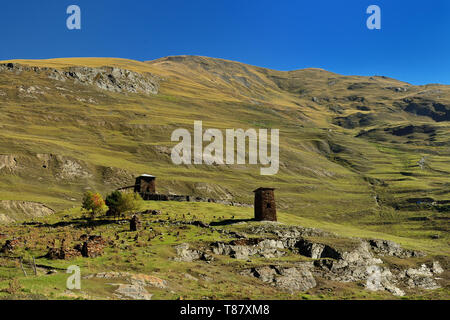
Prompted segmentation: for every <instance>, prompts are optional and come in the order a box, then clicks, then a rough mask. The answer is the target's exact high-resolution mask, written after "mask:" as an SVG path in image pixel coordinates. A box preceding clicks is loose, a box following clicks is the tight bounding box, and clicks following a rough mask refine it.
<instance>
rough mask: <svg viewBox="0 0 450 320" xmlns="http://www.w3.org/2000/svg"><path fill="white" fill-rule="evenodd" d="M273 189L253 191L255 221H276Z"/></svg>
mask: <svg viewBox="0 0 450 320" xmlns="http://www.w3.org/2000/svg"><path fill="white" fill-rule="evenodd" d="M274 190H275V189H274V188H258V189H256V190H255V191H253V192H254V193H255V205H254V207H255V220H257V221H277V208H276V204H275V194H274Z"/></svg>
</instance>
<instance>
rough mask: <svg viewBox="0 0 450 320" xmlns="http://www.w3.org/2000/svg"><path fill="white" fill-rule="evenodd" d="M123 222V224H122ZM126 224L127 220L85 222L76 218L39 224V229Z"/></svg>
mask: <svg viewBox="0 0 450 320" xmlns="http://www.w3.org/2000/svg"><path fill="white" fill-rule="evenodd" d="M122 221H124V222H122ZM124 223H128V220H113V219H99V220H93V221H90V220H86V219H83V218H77V219H73V220H70V221H60V222H56V223H53V224H51V223H42V224H39V225H38V227H39V228H60V227H73V228H77V229H84V228H89V227H94V228H95V227H101V226H106V225H110V224H124Z"/></svg>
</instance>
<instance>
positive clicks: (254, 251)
mask: <svg viewBox="0 0 450 320" xmlns="http://www.w3.org/2000/svg"><path fill="white" fill-rule="evenodd" d="M212 247H213V252H214V253H215V254H220V255H229V256H231V257H233V258H236V259H243V260H245V259H248V258H249V257H251V256H260V257H264V258H274V257H281V256H282V255H284V252H283V251H281V250H282V249H284V245H283V242H282V241H281V240H273V239H241V240H234V241H232V242H230V243H223V242H216V243H213V244H212Z"/></svg>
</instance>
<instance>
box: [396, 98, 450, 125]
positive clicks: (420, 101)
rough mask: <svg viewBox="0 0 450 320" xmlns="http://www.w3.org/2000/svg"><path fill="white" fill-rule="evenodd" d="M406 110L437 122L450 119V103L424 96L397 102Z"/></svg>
mask: <svg viewBox="0 0 450 320" xmlns="http://www.w3.org/2000/svg"><path fill="white" fill-rule="evenodd" d="M396 104H397V105H398V106H400V107H401V108H402V109H403V110H404V111H406V112H409V113H413V114H416V115H418V116H425V117H429V118H431V119H433V120H434V121H436V122H442V121H450V105H448V104H444V103H439V102H436V101H435V100H430V99H427V98H422V97H412V98H406V99H403V100H402V101H400V102H397V103H396Z"/></svg>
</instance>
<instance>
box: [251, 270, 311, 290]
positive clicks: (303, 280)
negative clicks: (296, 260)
mask: <svg viewBox="0 0 450 320" xmlns="http://www.w3.org/2000/svg"><path fill="white" fill-rule="evenodd" d="M310 269H311V265H307V264H303V265H299V266H297V267H291V268H283V267H280V266H273V265H272V266H264V267H257V268H252V269H249V270H245V271H243V272H242V274H243V275H247V276H253V277H256V278H258V279H260V280H261V281H263V282H266V283H269V284H271V285H272V286H274V287H276V288H279V289H282V290H285V291H288V292H291V293H294V292H296V291H306V290H308V289H311V288H314V287H315V286H316V280H315V279H314V276H313V274H312V273H311V271H310Z"/></svg>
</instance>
